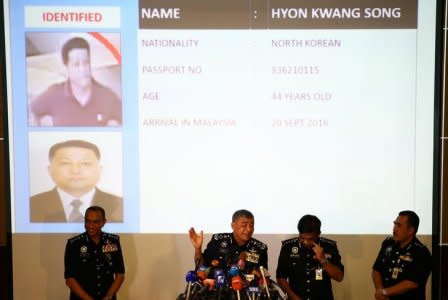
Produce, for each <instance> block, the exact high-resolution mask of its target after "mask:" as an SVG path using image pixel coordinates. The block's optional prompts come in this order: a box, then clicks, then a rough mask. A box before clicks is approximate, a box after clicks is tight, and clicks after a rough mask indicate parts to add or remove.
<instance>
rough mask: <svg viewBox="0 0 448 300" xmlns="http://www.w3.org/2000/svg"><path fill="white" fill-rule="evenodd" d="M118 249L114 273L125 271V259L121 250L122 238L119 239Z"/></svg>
mask: <svg viewBox="0 0 448 300" xmlns="http://www.w3.org/2000/svg"><path fill="white" fill-rule="evenodd" d="M117 246H118V251H117V253H116V254H115V257H114V268H113V269H114V273H115V274H118V273H124V271H125V268H124V260H123V252H122V251H121V245H120V240H117Z"/></svg>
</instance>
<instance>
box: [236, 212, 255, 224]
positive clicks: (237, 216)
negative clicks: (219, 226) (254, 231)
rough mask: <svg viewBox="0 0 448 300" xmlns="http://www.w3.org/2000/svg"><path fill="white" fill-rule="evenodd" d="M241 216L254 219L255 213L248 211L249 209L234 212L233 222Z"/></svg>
mask: <svg viewBox="0 0 448 300" xmlns="http://www.w3.org/2000/svg"><path fill="white" fill-rule="evenodd" d="M241 217H245V218H248V219H253V218H254V215H253V214H252V213H251V212H250V211H248V210H247V209H240V210H237V211H236V212H234V213H233V215H232V223H234V222H235V221H236V220H238V219H239V218H241Z"/></svg>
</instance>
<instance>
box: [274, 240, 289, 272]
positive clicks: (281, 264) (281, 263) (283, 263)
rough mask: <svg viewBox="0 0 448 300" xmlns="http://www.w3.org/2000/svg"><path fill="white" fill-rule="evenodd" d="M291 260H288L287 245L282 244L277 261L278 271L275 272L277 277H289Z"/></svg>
mask: <svg viewBox="0 0 448 300" xmlns="http://www.w3.org/2000/svg"><path fill="white" fill-rule="evenodd" d="M288 264H289V261H288V252H287V247H285V246H284V245H282V248H281V249H280V254H279V256H278V263H277V271H276V272H275V273H276V274H275V275H276V277H277V278H285V279H287V278H288V277H289V265H288Z"/></svg>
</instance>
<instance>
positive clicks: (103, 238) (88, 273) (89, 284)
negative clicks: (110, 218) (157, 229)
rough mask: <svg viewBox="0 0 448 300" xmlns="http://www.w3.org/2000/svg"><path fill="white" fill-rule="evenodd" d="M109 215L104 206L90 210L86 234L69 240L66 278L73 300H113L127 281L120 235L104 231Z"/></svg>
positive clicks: (66, 250)
mask: <svg viewBox="0 0 448 300" xmlns="http://www.w3.org/2000/svg"><path fill="white" fill-rule="evenodd" d="M105 223H106V214H105V211H104V209H103V208H102V207H99V206H91V207H89V208H88V209H87V210H86V213H85V218H84V227H85V229H86V231H85V232H84V233H83V234H80V235H77V236H75V237H73V238H71V239H69V240H68V241H67V245H66V247H65V256H64V264H65V271H64V277H65V282H66V284H67V286H68V287H69V288H70V300H78V299H83V300H111V299H117V298H116V293H117V292H118V290H119V289H120V286H121V284H122V283H123V280H124V263H123V255H122V252H121V246H120V240H119V237H118V236H117V235H114V234H109V233H105V232H102V231H101V229H102V228H103V226H104V224H105Z"/></svg>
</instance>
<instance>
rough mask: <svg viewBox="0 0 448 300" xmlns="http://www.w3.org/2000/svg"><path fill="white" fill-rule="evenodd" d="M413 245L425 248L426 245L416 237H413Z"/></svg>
mask: <svg viewBox="0 0 448 300" xmlns="http://www.w3.org/2000/svg"><path fill="white" fill-rule="evenodd" d="M414 245H415V246H416V247H419V248H425V247H426V246H425V245H424V244H423V243H422V242H420V240H418V239H415V240H414Z"/></svg>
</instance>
